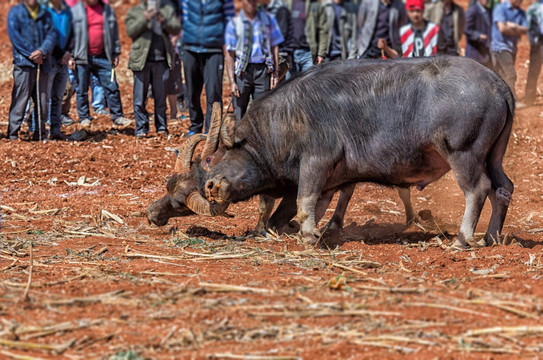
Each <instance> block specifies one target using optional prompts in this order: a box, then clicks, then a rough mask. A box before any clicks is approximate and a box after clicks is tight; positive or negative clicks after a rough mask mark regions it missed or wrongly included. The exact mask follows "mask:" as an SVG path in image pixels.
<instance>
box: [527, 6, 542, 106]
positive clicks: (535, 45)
mask: <svg viewBox="0 0 543 360" xmlns="http://www.w3.org/2000/svg"><path fill="white" fill-rule="evenodd" d="M526 21H527V22H528V39H529V40H530V67H529V68H528V78H527V81H526V91H525V93H524V104H526V105H527V106H531V105H533V104H534V102H535V97H536V91H537V80H538V79H539V74H540V72H541V63H542V60H543V54H542V51H543V0H539V1H537V2H534V3H533V4H532V5H530V7H529V8H528V10H527V11H526Z"/></svg>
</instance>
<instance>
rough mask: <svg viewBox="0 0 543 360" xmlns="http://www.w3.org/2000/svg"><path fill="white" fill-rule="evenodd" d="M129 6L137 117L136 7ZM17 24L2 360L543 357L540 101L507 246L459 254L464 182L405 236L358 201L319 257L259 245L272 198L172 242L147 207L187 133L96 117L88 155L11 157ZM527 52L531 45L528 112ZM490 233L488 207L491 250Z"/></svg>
mask: <svg viewBox="0 0 543 360" xmlns="http://www.w3.org/2000/svg"><path fill="white" fill-rule="evenodd" d="M11 3H14V1H12V2H11ZM463 4H464V5H466V4H465V3H463ZM113 5H114V7H115V9H116V12H117V15H118V18H119V24H120V28H121V34H122V35H123V38H122V43H123V55H122V59H121V65H120V67H119V69H118V70H117V74H118V77H119V82H120V85H121V92H122V98H123V106H124V109H125V113H126V114H127V116H128V117H131V116H132V114H131V113H132V103H131V99H132V85H131V73H130V72H129V71H128V70H126V64H127V59H128V49H129V45H130V41H129V40H128V39H127V38H126V37H125V36H124V34H125V33H124V25H123V22H124V14H125V13H126V11H127V9H128V7H129V6H130V4H129V2H128V1H120V0H118V1H113ZM529 5H530V2H526V3H525V4H523V7H524V8H526V7H527V6H529ZM9 7H10V2H9V1H4V2H1V3H0V29H1V30H2V31H1V32H0V70H1V72H0V75H1V76H0V80H1V81H0V114H2V117H1V119H0V121H1V126H0V154H2V157H1V158H0V205H1V210H0V211H1V221H2V228H1V231H0V358H1V359H4V358H5V359H11V358H12V359H92V358H99V359H144V358H149V359H261V360H262V359H267V360H280V359H381V358H387V359H405V358H408V359H520V358H523V359H538V358H541V353H542V352H543V321H542V319H543V259H542V255H543V192H542V189H543V148H542V138H543V135H542V134H543V98H542V97H541V96H539V97H538V98H537V101H536V105H535V106H533V107H530V108H526V109H522V110H518V111H517V113H516V118H515V123H514V128H513V134H512V136H511V139H510V143H509V147H508V151H507V154H506V156H505V161H504V169H505V171H506V172H507V174H508V175H509V176H510V177H511V179H512V180H513V182H514V184H515V193H514V195H513V202H512V204H511V206H510V208H509V213H508V216H507V219H506V223H505V227H504V231H503V232H504V234H507V235H506V243H507V245H505V246H503V245H499V246H493V247H487V248H482V249H472V250H467V251H453V250H451V249H449V248H448V245H450V244H451V243H452V242H453V240H454V237H455V235H456V234H457V231H458V229H459V226H460V221H461V218H462V214H463V211H464V197H463V194H462V192H461V191H460V189H459V187H458V185H457V184H456V181H455V179H454V177H453V175H452V174H451V173H449V174H447V175H446V176H444V177H443V178H442V179H440V180H439V181H437V182H435V183H433V184H431V185H430V186H428V187H427V188H426V189H425V190H424V191H422V192H418V191H416V190H413V192H412V198H413V205H414V207H415V209H416V210H417V211H418V212H419V217H420V219H421V221H420V226H415V225H414V226H411V227H407V228H406V226H405V225H404V214H403V207H402V206H401V202H400V200H399V198H398V196H397V194H396V192H395V191H394V190H393V189H388V188H384V187H381V186H377V185H374V184H359V185H358V186H357V189H356V192H355V195H354V198H353V199H352V201H351V203H350V204H349V208H348V211H347V215H346V223H345V229H344V231H343V232H342V233H341V234H340V236H339V237H338V238H337V239H335V240H334V241H324V242H322V243H321V244H320V245H319V246H318V247H313V246H308V245H305V244H304V243H303V242H301V241H300V240H299V239H298V238H297V237H296V236H287V235H281V236H277V235H275V234H269V235H268V236H266V237H264V236H255V235H252V234H251V232H250V231H251V230H252V228H253V227H254V225H255V224H256V221H257V199H253V200H251V201H249V202H244V203H238V204H234V205H231V206H230V207H229V209H228V210H227V213H228V214H231V215H232V217H216V218H210V217H200V216H190V217H185V218H177V219H171V220H170V222H169V223H168V225H166V226H164V227H162V228H157V227H156V226H151V225H149V224H148V221H147V219H146V218H145V216H144V212H145V208H146V207H147V205H148V204H149V203H151V202H152V201H154V200H156V199H158V198H159V197H161V196H162V195H163V194H164V193H165V184H166V181H167V179H168V177H169V175H170V174H171V173H172V171H173V164H174V157H175V155H174V153H173V151H172V150H173V149H174V148H175V147H177V146H179V145H180V144H181V143H182V142H183V138H182V135H183V133H185V132H186V131H187V129H188V120H184V121H183V120H180V121H176V122H171V123H170V124H169V127H170V132H171V135H170V137H168V138H160V137H149V138H146V139H136V138H134V136H133V130H126V131H123V132H120V133H118V134H111V133H109V128H110V120H109V118H108V117H98V118H97V121H95V123H94V124H93V126H95V125H96V126H95V127H94V128H93V132H92V133H91V134H90V137H89V138H88V139H87V140H86V141H83V142H58V141H55V142H46V143H43V142H31V141H29V140H27V138H26V137H25V135H24V134H23V135H22V136H21V140H18V141H8V140H7V139H6V138H5V134H6V129H7V119H8V111H9V105H10V102H11V84H12V81H11V75H10V71H11V61H12V57H11V47H10V43H9V39H8V37H7V32H6V17H7V12H8V9H9ZM528 51H529V45H528V41H527V39H523V40H522V41H521V42H520V53H519V55H518V58H517V69H518V75H519V81H518V85H517V93H518V94H519V95H520V96H522V95H523V93H524V85H525V83H526V74H527V71H528V65H527V61H528ZM227 94H228V89H225V98H227V97H228V96H227ZM540 95H541V94H540ZM71 115H72V116H73V117H74V118H76V111H75V104H74V105H73V109H72V113H71ZM76 129H77V125H72V126H71V127H67V128H65V129H64V130H65V131H66V133H68V134H70V133H72V132H74V131H76ZM24 132H26V127H24V128H23V133H24ZM151 134H152V133H151ZM334 205H335V200H334V203H333V204H332V207H331V209H333V207H334ZM331 214H332V210H329V212H328V213H327V216H325V219H323V221H322V222H321V226H322V225H324V224H325V222H326V221H327V220H328V218H329V217H330V216H331ZM489 218H490V204H489V203H488V202H487V204H486V206H485V208H484V210H483V215H482V217H481V220H480V223H479V226H478V229H477V231H478V232H479V236H482V233H483V232H484V231H485V229H486V226H487V225H488V221H489ZM29 278H31V281H30V282H29ZM28 284H30V285H28Z"/></svg>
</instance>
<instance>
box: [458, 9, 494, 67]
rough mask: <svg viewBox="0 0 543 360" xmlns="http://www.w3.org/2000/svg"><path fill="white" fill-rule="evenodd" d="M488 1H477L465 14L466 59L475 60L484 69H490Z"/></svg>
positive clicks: (490, 20) (490, 25)
mask: <svg viewBox="0 0 543 360" xmlns="http://www.w3.org/2000/svg"><path fill="white" fill-rule="evenodd" d="M488 1H489V0H477V2H475V4H473V5H472V6H471V7H470V8H469V9H468V11H467V12H466V27H465V30H464V32H465V33H466V57H470V58H472V59H475V60H477V61H478V62H480V63H481V64H483V65H485V66H486V67H489V68H490V67H492V59H491V58H490V37H491V30H492V13H491V11H490V9H489V8H488Z"/></svg>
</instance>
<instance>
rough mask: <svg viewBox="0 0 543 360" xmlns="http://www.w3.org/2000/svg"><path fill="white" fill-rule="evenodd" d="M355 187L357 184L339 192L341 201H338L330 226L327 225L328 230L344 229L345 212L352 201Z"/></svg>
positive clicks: (329, 222)
mask: <svg viewBox="0 0 543 360" xmlns="http://www.w3.org/2000/svg"><path fill="white" fill-rule="evenodd" d="M355 187H356V184H350V185H347V186H345V187H344V188H342V189H341V190H340V191H339V199H338V201H337V206H336V210H335V211H334V215H332V218H331V219H330V221H328V224H326V227H325V228H326V229H330V230H339V229H341V228H343V222H344V220H345V212H346V211H347V206H348V205H349V201H351V197H352V196H353V193H354V188H355Z"/></svg>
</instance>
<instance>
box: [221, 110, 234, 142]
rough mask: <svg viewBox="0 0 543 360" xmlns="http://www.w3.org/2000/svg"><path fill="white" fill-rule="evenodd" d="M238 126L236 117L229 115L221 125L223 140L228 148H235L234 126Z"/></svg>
mask: <svg viewBox="0 0 543 360" xmlns="http://www.w3.org/2000/svg"><path fill="white" fill-rule="evenodd" d="M235 125H236V115H234V114H227V115H226V116H225V117H224V120H223V122H222V125H221V140H222V142H223V144H224V145H226V146H227V147H232V146H234V126H235Z"/></svg>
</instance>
